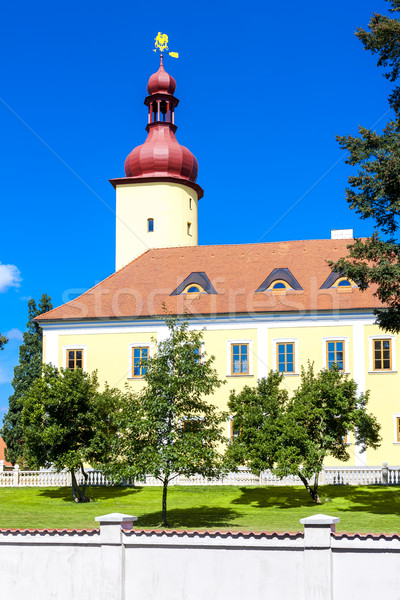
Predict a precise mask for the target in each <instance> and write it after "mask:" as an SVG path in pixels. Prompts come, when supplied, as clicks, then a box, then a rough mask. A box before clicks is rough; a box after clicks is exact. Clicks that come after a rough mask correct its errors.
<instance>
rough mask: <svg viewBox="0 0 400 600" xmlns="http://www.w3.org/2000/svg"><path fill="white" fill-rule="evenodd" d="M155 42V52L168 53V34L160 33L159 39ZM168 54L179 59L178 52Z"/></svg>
mask: <svg viewBox="0 0 400 600" xmlns="http://www.w3.org/2000/svg"><path fill="white" fill-rule="evenodd" d="M154 41H155V44H154V45H155V48H154V50H153V52H157V49H158V50H159V51H160V52H161V54H163V53H164V52H167V51H168V36H167V34H166V33H161V31H159V32H158V34H157V37H155V38H154ZM168 54H169V55H170V56H172V58H179V54H178V52H168Z"/></svg>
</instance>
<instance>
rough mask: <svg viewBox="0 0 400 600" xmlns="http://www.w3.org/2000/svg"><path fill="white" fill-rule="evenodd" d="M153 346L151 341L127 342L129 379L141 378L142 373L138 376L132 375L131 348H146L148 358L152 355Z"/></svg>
mask: <svg viewBox="0 0 400 600" xmlns="http://www.w3.org/2000/svg"><path fill="white" fill-rule="evenodd" d="M153 347H154V343H153V342H135V343H134V344H129V345H128V349H129V350H128V351H129V358H128V379H131V380H132V381H135V380H136V379H143V375H141V376H140V377H133V376H132V366H133V365H132V350H133V348H148V349H149V358H152V357H153Z"/></svg>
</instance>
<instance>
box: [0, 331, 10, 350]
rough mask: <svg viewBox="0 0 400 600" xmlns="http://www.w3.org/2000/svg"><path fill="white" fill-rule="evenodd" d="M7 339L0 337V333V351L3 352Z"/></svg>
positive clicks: (3, 336)
mask: <svg viewBox="0 0 400 600" xmlns="http://www.w3.org/2000/svg"><path fill="white" fill-rule="evenodd" d="M7 342H8V339H7V338H6V336H5V335H1V333H0V350H4V346H5V345H6V344H7Z"/></svg>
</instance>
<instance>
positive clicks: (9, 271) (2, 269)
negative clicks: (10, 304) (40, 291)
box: [0, 263, 22, 293]
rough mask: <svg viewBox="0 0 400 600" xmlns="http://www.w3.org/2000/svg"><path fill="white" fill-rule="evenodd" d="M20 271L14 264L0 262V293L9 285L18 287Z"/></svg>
mask: <svg viewBox="0 0 400 600" xmlns="http://www.w3.org/2000/svg"><path fill="white" fill-rule="evenodd" d="M20 281H22V279H21V273H20V270H19V269H18V267H16V266H15V265H3V264H1V263H0V293H1V292H6V291H7V290H8V288H10V287H19V285H20Z"/></svg>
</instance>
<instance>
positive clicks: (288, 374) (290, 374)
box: [278, 371, 300, 377]
mask: <svg viewBox="0 0 400 600" xmlns="http://www.w3.org/2000/svg"><path fill="white" fill-rule="evenodd" d="M278 373H280V374H281V375H284V376H285V377H298V376H299V375H300V373H283V372H282V371H278Z"/></svg>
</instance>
